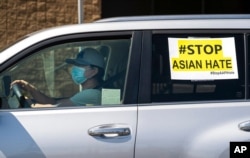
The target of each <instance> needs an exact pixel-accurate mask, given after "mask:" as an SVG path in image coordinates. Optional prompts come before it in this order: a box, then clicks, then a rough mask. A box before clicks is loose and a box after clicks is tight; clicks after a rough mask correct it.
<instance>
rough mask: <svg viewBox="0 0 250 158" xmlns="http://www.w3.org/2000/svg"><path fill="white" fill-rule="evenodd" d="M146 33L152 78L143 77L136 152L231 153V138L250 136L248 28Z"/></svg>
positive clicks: (140, 156) (196, 157)
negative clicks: (240, 29)
mask: <svg viewBox="0 0 250 158" xmlns="http://www.w3.org/2000/svg"><path fill="white" fill-rule="evenodd" d="M144 37H145V38H146V39H147V40H144V42H145V43H144V44H143V53H142V55H143V57H142V59H144V60H143V61H142V65H144V67H143V69H142V71H141V75H142V77H141V78H145V79H147V80H144V81H143V82H141V83H140V90H139V102H140V103H139V107H138V131H137V139H136V151H135V157H136V158H150V157H157V158H163V157H185V158H189V157H190V158H201V157H203V158H206V157H207V158H213V157H214V158H215V157H221V158H227V157H229V156H230V143H232V142H248V141H249V139H250V133H249V130H248V129H249V120H250V114H249V111H250V103H249V100H247V96H248V88H247V87H248V86H246V78H245V77H246V75H247V74H246V73H248V71H245V70H246V67H245V60H246V59H249V57H248V58H247V57H246V56H245V53H246V52H245V50H246V47H247V46H246V45H245V43H246V42H245V41H244V40H245V39H246V38H245V35H244V33H241V32H240V31H237V32H235V31H233V30H229V31H221V30H210V31H209V30H193V31H190V30H181V31H180V30H179V31H178V30H176V31H174V30H171V32H170V31H154V32H152V34H151V32H150V31H147V32H145V35H144ZM248 43H249V42H248ZM196 46H197V47H196ZM195 47H196V48H195ZM217 48H219V49H220V50H218V49H217ZM173 54H174V55H173ZM211 56H212V57H211ZM225 60H228V63H229V62H230V66H229V65H227V66H226V65H222V61H225ZM144 62H145V63H151V64H148V65H147V64H143V63H144ZM219 62H220V63H219ZM200 63H201V64H200ZM212 63H213V64H212ZM246 63H248V61H246ZM246 65H248V64H246ZM146 70H151V72H150V73H149V72H148V71H146ZM145 85H148V86H145ZM238 156H240V155H238Z"/></svg>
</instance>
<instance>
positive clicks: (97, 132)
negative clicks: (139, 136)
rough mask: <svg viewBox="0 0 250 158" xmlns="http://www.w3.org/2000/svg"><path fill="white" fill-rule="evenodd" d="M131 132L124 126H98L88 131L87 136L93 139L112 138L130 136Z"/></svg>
mask: <svg viewBox="0 0 250 158" xmlns="http://www.w3.org/2000/svg"><path fill="white" fill-rule="evenodd" d="M130 133H131V130H130V128H129V127H127V126H126V125H124V124H106V125H100V126H96V127H93V128H90V129H89V130H88V134H89V135H90V136H93V137H103V138H114V137H121V136H128V135H130Z"/></svg>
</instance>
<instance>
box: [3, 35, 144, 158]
mask: <svg viewBox="0 0 250 158" xmlns="http://www.w3.org/2000/svg"><path fill="white" fill-rule="evenodd" d="M140 40H141V33H139V32H116V33H111V32H109V33H95V34H80V33H79V34H77V35H64V36H60V37H55V38H53V39H48V40H46V41H41V42H40V43H38V44H36V45H33V46H30V47H28V48H27V49H25V50H24V51H23V52H19V53H18V55H16V56H15V57H13V58H12V59H11V60H9V61H6V62H5V63H4V64H3V65H2V66H1V68H2V69H1V74H0V78H1V100H2V102H1V106H2V109H1V110H0V157H32V158H33V157H109V158H111V157H122V158H132V157H134V144H135V134H136V126H137V104H136V98H137V89H138V78H139V77H138V76H136V75H139V64H140V61H139V60H138V59H140V58H139V56H140V51H141V50H140V49H141V46H140V45H141V42H140ZM86 47H91V48H94V49H96V50H98V51H99V53H101V55H102V56H103V57H104V60H105V74H104V77H103V79H104V83H103V86H102V88H101V91H102V104H101V105H86V106H74V107H54V108H30V107H29V106H26V105H27V104H25V106H24V107H23V108H20V104H19V102H18V99H17V97H16V95H14V93H13V92H12V91H10V90H9V84H10V83H11V82H12V81H14V80H18V79H22V80H26V81H28V82H29V83H32V84H33V85H35V86H36V87H37V89H39V90H40V91H41V92H42V93H45V94H46V95H47V96H49V97H52V98H54V99H62V98H69V97H71V96H72V95H73V94H74V93H77V92H78V91H80V90H81V88H80V87H79V86H77V85H76V84H74V83H73V82H72V79H71V77H70V73H69V71H68V65H67V64H65V59H67V58H74V57H75V56H76V55H77V53H78V52H79V51H80V50H82V49H84V48H86ZM132 52H136V53H132ZM131 64H133V66H131ZM130 85H133V86H130ZM25 98H31V96H29V94H25Z"/></svg>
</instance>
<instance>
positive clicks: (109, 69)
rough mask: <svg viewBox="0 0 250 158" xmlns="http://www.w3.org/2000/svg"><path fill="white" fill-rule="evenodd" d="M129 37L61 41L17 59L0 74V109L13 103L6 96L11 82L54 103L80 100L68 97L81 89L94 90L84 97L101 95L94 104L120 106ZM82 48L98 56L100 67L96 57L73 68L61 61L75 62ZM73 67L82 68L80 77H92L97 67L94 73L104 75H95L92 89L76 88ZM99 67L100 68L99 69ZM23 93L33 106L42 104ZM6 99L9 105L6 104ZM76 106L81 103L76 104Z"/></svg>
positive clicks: (78, 97)
mask: <svg viewBox="0 0 250 158" xmlns="http://www.w3.org/2000/svg"><path fill="white" fill-rule="evenodd" d="M130 38H131V37H130V36H125V37H119V38H118V37H115V38H114V39H112V38H107V39H104V38H103V37H102V38H101V40H100V39H97V40H94V39H91V40H82V41H79V40H78V41H75V42H65V43H62V42H61V44H56V45H53V46H51V45H50V46H49V47H47V48H43V49H42V50H39V51H36V52H33V53H32V55H30V56H28V57H26V58H25V59H22V60H20V61H19V62H18V63H17V64H15V65H14V66H12V67H10V68H9V69H8V70H6V71H5V72H3V73H2V74H1V76H0V78H1V79H2V80H3V81H6V82H5V83H3V85H1V89H0V90H1V93H0V94H1V97H2V99H3V107H4V108H8V107H9V104H11V103H15V96H13V97H10V95H12V94H7V93H8V90H7V89H8V88H9V83H10V82H12V81H15V80H25V81H27V82H28V83H30V84H32V85H34V86H35V87H36V89H37V90H39V91H40V92H42V93H43V94H45V95H46V96H48V97H50V98H53V99H55V100H61V99H71V102H73V101H75V102H77V101H79V100H81V96H80V94H79V95H78V96H75V97H74V99H73V98H72V97H73V96H74V95H75V94H78V93H80V92H82V91H83V89H94V90H93V91H91V93H88V95H92V94H93V95H94V94H96V93H98V94H101V96H100V97H101V98H100V99H99V98H98V100H100V103H98V105H106V104H116V105H117V104H121V103H122V100H123V99H122V94H123V90H124V85H125V76H126V69H127V62H128V56H129V51H130V44H131V39H130ZM86 49H94V50H96V51H97V52H98V53H99V54H100V55H101V56H102V58H103V60H104V64H103V65H102V63H100V61H99V60H96V58H95V59H92V58H93V57H91V55H90V57H89V58H88V61H87V62H88V63H87V64H86V65H85V63H84V65H77V64H78V63H77V64H76V65H72V64H69V63H66V62H65V61H66V59H76V57H77V55H78V53H79V52H81V51H83V50H84V51H85V50H86ZM91 53H92V52H91ZM92 60H94V61H93V62H94V63H93V64H92V63H91V62H92ZM85 62H86V61H85ZM95 64H97V65H95ZM74 66H80V67H81V68H82V67H84V68H85V75H84V76H85V77H86V78H88V79H92V78H93V77H94V75H92V74H96V71H95V70H96V68H98V72H100V71H101V69H102V70H103V71H104V72H103V73H100V74H99V76H100V75H101V76H102V77H101V80H102V81H100V82H99V83H100V84H99V83H98V84H97V85H96V86H92V88H88V87H87V88H86V87H85V88H84V87H83V86H80V85H82V83H83V82H81V84H79V85H77V84H75V83H74V82H73V78H72V67H74ZM99 67H101V69H100V68H99ZM87 73H88V74H87ZM8 80H10V81H8ZM95 81H96V80H95ZM95 81H93V82H95ZM98 81H99V79H98ZM7 84H8V85H7ZM96 90H99V91H100V92H101V93H99V92H96ZM89 92H90V91H89ZM23 93H24V94H25V96H26V97H27V98H31V99H33V101H34V102H35V103H42V102H44V101H37V100H36V98H34V97H33V96H32V95H31V94H30V93H26V92H25V91H24V92H23ZM90 97H91V96H90ZM10 98H11V102H10V101H9V100H10ZM13 98H14V99H13ZM90 100H91V99H90ZM58 105H60V104H58ZM77 105H83V104H82V102H81V101H79V103H78V102H77ZM85 105H96V104H92V103H89V104H88V103H86V104H84V105H83V106H85ZM13 107H16V106H13Z"/></svg>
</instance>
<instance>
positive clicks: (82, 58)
mask: <svg viewBox="0 0 250 158" xmlns="http://www.w3.org/2000/svg"><path fill="white" fill-rule="evenodd" d="M65 62H66V63H68V64H72V65H77V66H88V65H92V66H97V67H100V68H103V69H104V57H103V56H102V55H101V54H100V53H99V52H98V51H97V50H96V49H94V48H85V49H83V50H82V51H80V52H79V53H78V55H77V56H76V58H75V59H66V60H65Z"/></svg>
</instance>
